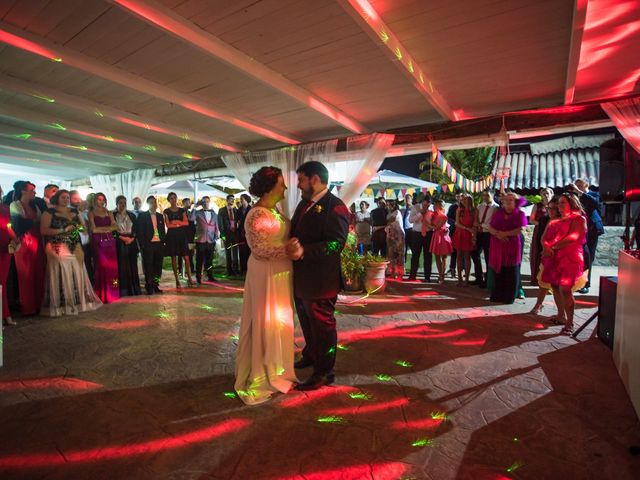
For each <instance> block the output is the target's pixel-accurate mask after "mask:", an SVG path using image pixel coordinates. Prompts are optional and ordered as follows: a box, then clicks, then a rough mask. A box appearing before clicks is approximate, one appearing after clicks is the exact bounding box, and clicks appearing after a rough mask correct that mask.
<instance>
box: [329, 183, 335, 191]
mask: <svg viewBox="0 0 640 480" xmlns="http://www.w3.org/2000/svg"><path fill="white" fill-rule="evenodd" d="M334 188H336V186H335V185H333V184H331V185H329V191H330V192H333V189H334Z"/></svg>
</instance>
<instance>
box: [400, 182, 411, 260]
mask: <svg viewBox="0 0 640 480" xmlns="http://www.w3.org/2000/svg"><path fill="white" fill-rule="evenodd" d="M412 207H413V195H409V194H406V195H405V196H404V208H402V209H401V210H400V214H401V215H402V228H403V229H404V245H405V247H404V257H405V258H407V252H408V251H409V249H410V248H411V245H412V243H413V224H412V223H411V219H410V218H409V217H410V216H411V208H412Z"/></svg>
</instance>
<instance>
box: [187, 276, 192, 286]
mask: <svg viewBox="0 0 640 480" xmlns="http://www.w3.org/2000/svg"><path fill="white" fill-rule="evenodd" d="M187 287H193V280H192V279H191V277H189V278H187Z"/></svg>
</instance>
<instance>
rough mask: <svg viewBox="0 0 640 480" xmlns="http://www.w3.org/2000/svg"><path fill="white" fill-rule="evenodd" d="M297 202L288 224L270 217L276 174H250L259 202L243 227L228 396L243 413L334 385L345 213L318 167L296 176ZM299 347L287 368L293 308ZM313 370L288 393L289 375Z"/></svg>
mask: <svg viewBox="0 0 640 480" xmlns="http://www.w3.org/2000/svg"><path fill="white" fill-rule="evenodd" d="M296 173H297V175H298V188H299V189H300V191H301V193H302V200H301V201H300V203H299V204H298V206H297V208H296V211H295V213H294V215H293V218H292V219H291V221H289V219H287V218H286V217H285V216H284V215H283V214H282V213H281V212H279V211H278V210H277V207H276V204H277V203H278V202H280V201H281V200H282V199H283V198H284V192H285V190H286V189H287V186H286V185H285V183H284V178H283V176H282V171H281V170H280V169H278V168H276V167H263V168H261V169H260V170H258V171H257V172H256V173H255V174H254V175H253V177H252V178H251V182H250V185H249V192H250V193H251V194H252V195H253V196H255V197H259V198H260V200H258V202H257V203H256V204H255V206H254V207H253V208H252V209H251V210H250V211H249V213H248V215H247V218H246V220H245V231H246V238H247V242H248V244H249V247H250V248H251V257H249V263H248V271H247V279H246V281H245V285H244V297H243V307H242V317H241V321H240V340H239V342H238V350H237V353H236V383H235V390H236V392H237V393H238V395H239V397H240V398H241V399H242V401H243V402H244V403H246V404H247V405H257V404H260V403H263V402H265V401H267V400H269V398H270V397H271V395H272V394H273V393H274V392H282V393H287V392H288V391H289V390H290V389H291V388H292V387H294V386H295V388H296V389H298V390H315V389H317V388H320V387H322V386H324V385H330V384H331V383H333V380H334V366H335V361H336V346H337V340H338V336H337V332H336V319H335V316H334V309H335V304H336V300H337V298H338V292H339V291H340V288H341V283H342V281H341V274H340V252H341V251H342V248H343V246H344V244H345V242H346V240H347V234H348V232H349V210H348V209H347V207H346V206H345V204H344V203H343V202H342V200H340V199H339V198H338V197H336V196H334V195H332V194H331V192H329V189H328V183H329V172H328V170H327V168H326V167H325V166H324V165H323V164H322V163H320V162H306V163H304V164H302V165H301V166H300V167H299V168H298V169H297V171H296ZM294 304H295V309H296V312H297V314H298V319H299V321H300V326H301V327H302V332H303V334H304V340H305V347H304V349H303V350H302V356H301V358H300V359H299V360H298V361H296V362H295V364H294V351H293V350H294V336H293V330H294V327H293V308H294ZM311 366H312V367H313V374H312V375H311V376H310V377H309V378H308V379H307V380H306V381H305V382H304V383H300V384H298V385H296V383H297V382H298V380H297V378H296V373H295V368H299V369H302V368H306V367H311Z"/></svg>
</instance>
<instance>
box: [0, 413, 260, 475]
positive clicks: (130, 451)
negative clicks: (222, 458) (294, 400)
mask: <svg viewBox="0 0 640 480" xmlns="http://www.w3.org/2000/svg"><path fill="white" fill-rule="evenodd" d="M250 424H251V422H250V421H249V420H246V419H233V420H226V421H224V422H221V423H218V424H216V425H212V426H210V427H206V428H201V429H199V430H193V431H191V432H187V433H183V434H179V435H174V436H167V437H164V438H159V439H156V440H149V441H147V442H141V443H130V444H125V445H116V446H112V447H95V448H92V449H89V450H76V451H70V452H64V457H63V456H62V455H61V454H60V452H55V453H40V454H35V453H33V454H20V455H8V456H4V457H0V468H6V469H18V468H45V467H60V466H63V465H68V464H73V463H87V462H100V461H104V460H114V459H118V458H127V457H132V456H136V455H145V454H149V453H156V452H162V451H165V450H173V449H176V448H182V447H188V446H189V445H192V444H196V443H203V442H208V441H211V440H213V439H215V438H217V437H220V436H222V435H225V434H229V433H233V432H237V431H238V430H240V429H242V428H245V427H248V426H249V425H250Z"/></svg>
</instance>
